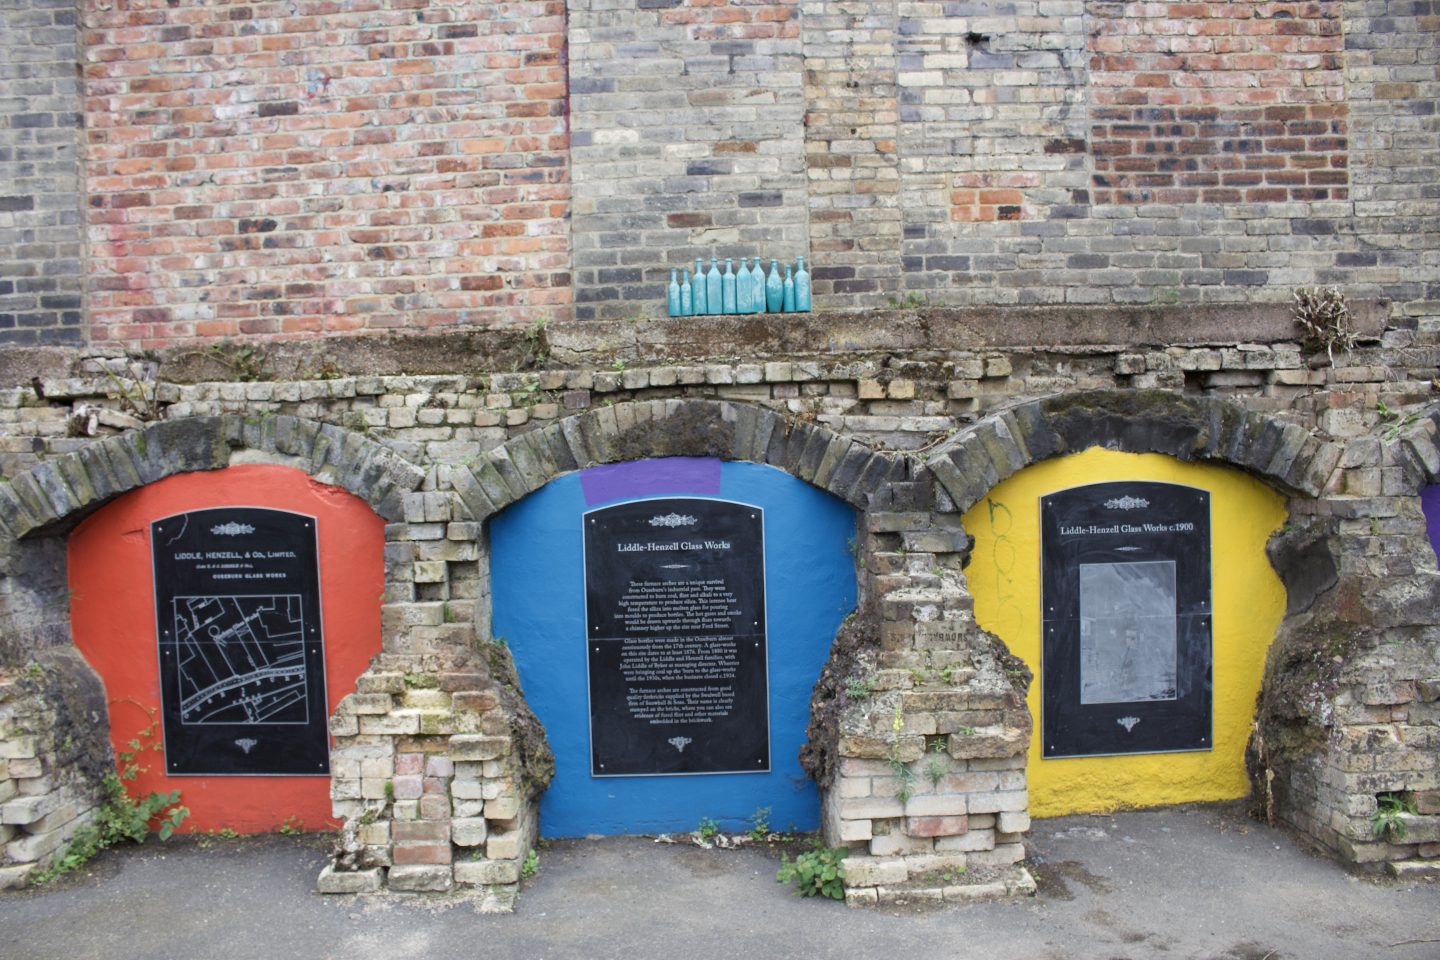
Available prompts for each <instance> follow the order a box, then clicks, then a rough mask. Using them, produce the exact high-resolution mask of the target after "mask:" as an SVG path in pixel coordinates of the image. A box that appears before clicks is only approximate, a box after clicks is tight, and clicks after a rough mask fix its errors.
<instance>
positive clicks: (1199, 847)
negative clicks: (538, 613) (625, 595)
mask: <svg viewBox="0 0 1440 960" xmlns="http://www.w3.org/2000/svg"><path fill="white" fill-rule="evenodd" d="M1029 848H1030V851H1031V859H1030V861H1029V866H1030V869H1031V870H1032V872H1033V873H1034V875H1035V877H1036V879H1037V882H1038V885H1039V893H1038V895H1037V896H1035V897H1034V898H1032V899H1028V900H1024V901H1018V902H1009V903H985V904H971V905H966V906H955V907H934V908H913V907H907V908H890V909H885V908H881V909H847V908H845V907H844V906H842V905H840V904H838V903H836V902H834V901H821V900H816V899H802V898H800V897H796V896H793V895H791V893H790V891H789V888H787V887H785V886H784V885H782V884H779V883H777V882H776V881H775V870H776V867H777V866H778V856H779V852H778V851H776V850H773V849H765V848H760V847H752V846H747V847H743V848H741V849H737V850H718V849H715V850H704V849H700V848H699V847H696V846H694V845H691V844H684V843H681V844H663V843H656V842H654V841H653V840H652V839H649V838H642V837H626V838H612V839H606V840H566V841H552V842H548V843H546V844H545V846H544V848H543V849H542V851H541V855H540V856H541V861H540V863H541V868H540V872H539V874H538V875H537V876H536V877H534V878H533V879H532V880H530V881H529V882H528V884H527V885H526V888H525V890H524V891H523V893H522V894H521V897H520V901H519V904H518V907H517V909H516V912H515V913H514V914H511V915H501V916H495V915H486V914H481V913H480V912H478V910H477V909H476V905H477V901H475V900H474V899H471V898H467V897H465V896H458V895H457V896H436V897H419V898H401V897H325V896H321V895H319V894H316V893H314V892H313V889H314V879H315V876H316V874H317V873H318V872H319V870H320V867H321V866H322V864H323V863H324V860H325V848H324V844H323V843H322V842H321V841H319V840H318V839H305V838H289V837H266V838H257V839H250V840H239V841H224V840H211V841H208V842H204V843H202V842H197V841H196V840H194V839H190V840H184V841H182V842H178V843H174V842H172V843H170V844H165V845H162V844H159V843H155V842H152V843H150V844H147V845H146V846H144V847H140V848H134V849H130V850H124V851H118V852H112V853H108V854H106V855H104V856H103V857H102V858H101V859H100V860H99V861H97V862H96V863H95V864H94V865H93V866H92V867H90V868H88V869H87V870H85V871H83V872H82V873H81V874H79V875H78V876H75V877H72V878H67V879H65V880H63V881H60V882H58V883H56V884H54V885H52V886H50V887H46V888H42V889H38V890H30V891H22V892H12V893H7V894H0V957H4V958H6V960H36V958H44V960H52V958H53V960H59V958H66V960H87V958H96V960H101V958H103V960H128V958H136V960H139V958H146V960H170V958H174V960H192V958H203V960H228V958H236V960H242V958H243V960H254V958H257V957H266V958H287V957H297V958H299V957H304V958H308V960H320V958H335V960H371V958H376V960H379V958H383V960H407V958H426V960H445V958H462V957H463V958H475V957H500V958H516V960H564V958H577V960H581V958H583V960H604V958H617V960H619V958H624V960H676V958H679V960H710V958H715V960H720V958H725V960H730V958H734V957H736V956H746V957H764V958H792V957H793V958H806V960H820V958H830V957H837V958H838V957H846V958H856V957H881V958H894V957H921V956H930V957H936V958H947V960H948V958H970V957H974V958H985V960H1144V958H1152V957H1153V958H1164V960H1392V958H1393V960H1436V958H1440V884H1435V883H1397V882H1394V881H1389V882H1387V881H1382V880H1375V879H1367V878H1362V877H1356V876H1353V875H1350V874H1348V873H1346V872H1345V871H1344V870H1342V869H1341V868H1340V867H1338V866H1337V865H1336V864H1334V863H1332V862H1330V861H1328V860H1325V859H1322V858H1319V857H1316V856H1314V855H1312V854H1310V853H1308V852H1306V851H1304V850H1302V849H1301V848H1300V847H1299V846H1298V845H1297V844H1296V842H1295V841H1294V840H1293V839H1292V838H1291V837H1290V836H1289V835H1287V834H1285V833H1282V832H1280V831H1277V830H1273V829H1270V828H1268V827H1265V826H1264V825H1262V824H1258V823H1255V822H1254V821H1251V820H1249V819H1247V818H1246V817H1245V815H1244V814H1243V812H1242V811H1241V809H1240V808H1239V807H1237V806H1234V805H1219V806H1189V807H1180V808H1173V809H1168V810H1163V811H1149V812H1136V813H1123V814H1116V815H1111V816H1074V817H1060V818H1055V819H1051V820H1043V821H1036V824H1035V829H1034V830H1033V832H1032V834H1031V837H1030V842H1029Z"/></svg>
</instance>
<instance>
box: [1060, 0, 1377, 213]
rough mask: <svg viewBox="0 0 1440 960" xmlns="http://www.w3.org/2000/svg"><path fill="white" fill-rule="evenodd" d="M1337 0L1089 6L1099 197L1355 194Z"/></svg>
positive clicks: (1210, 199) (1175, 199)
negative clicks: (1349, 170)
mask: <svg viewBox="0 0 1440 960" xmlns="http://www.w3.org/2000/svg"><path fill="white" fill-rule="evenodd" d="M1340 7H1341V4H1340V3H1338V2H1319V3H1263V2H1254V0H1236V2H1229V3H1225V2H1218V3H1189V2H1141V3H1109V2H1092V3H1090V4H1088V11H1089V13H1090V16H1091V26H1090V35H1089V46H1090V52H1091V60H1090V76H1091V84H1092V87H1093V90H1092V104H1093V106H1092V111H1091V119H1092V121H1093V126H1092V128H1091V143H1090V145H1091V150H1092V151H1093V154H1094V170H1095V173H1094V177H1093V187H1094V189H1093V198H1092V199H1093V201H1094V202H1096V203H1148V202H1158V203H1191V202H1196V201H1202V202H1207V203H1236V202H1241V201H1247V202H1279V201H1286V200H1340V199H1345V197H1346V195H1347V192H1348V191H1347V184H1348V182H1349V178H1348V174H1347V169H1346V167H1347V156H1348V154H1347V148H1348V144H1347V142H1346V129H1345V118H1346V106H1345V87H1344V76H1343V72H1342V56H1343V53H1344V37H1343V36H1342V33H1341V28H1340V12H1341V11H1340Z"/></svg>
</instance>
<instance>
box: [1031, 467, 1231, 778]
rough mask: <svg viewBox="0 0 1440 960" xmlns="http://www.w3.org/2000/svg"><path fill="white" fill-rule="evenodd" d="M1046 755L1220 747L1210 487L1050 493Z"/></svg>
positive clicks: (1096, 487) (1104, 486) (1045, 552)
mask: <svg viewBox="0 0 1440 960" xmlns="http://www.w3.org/2000/svg"><path fill="white" fill-rule="evenodd" d="M1040 533H1041V553H1042V557H1043V560H1042V573H1043V584H1042V588H1043V593H1042V599H1041V602H1042V604H1043V607H1044V610H1043V617H1042V630H1043V631H1044V633H1043V637H1042V650H1043V657H1044V662H1043V670H1042V705H1043V710H1042V721H1041V732H1042V735H1043V737H1044V742H1043V745H1042V746H1043V751H1042V752H1043V755H1044V756H1046V757H1073V756H1092V755H1097V754H1113V753H1156V752H1169V751H1180V750H1209V749H1211V746H1212V743H1211V726H1212V724H1211V701H1212V696H1211V693H1212V690H1211V649H1210V637H1211V628H1212V610H1211V597H1210V494H1209V492H1208V491H1206V490H1200V489H1196V488H1194V487H1184V486H1180V485H1178V484H1172V483H1153V482H1142V481H1125V482H1116V483H1096V484H1090V485H1088V486H1083V487H1073V488H1071V489H1069V490H1061V491H1059V492H1057V493H1052V494H1050V495H1048V496H1045V497H1042V498H1041V500H1040Z"/></svg>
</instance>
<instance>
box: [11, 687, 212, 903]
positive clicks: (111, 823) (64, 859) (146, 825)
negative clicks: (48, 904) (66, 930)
mask: <svg viewBox="0 0 1440 960" xmlns="http://www.w3.org/2000/svg"><path fill="white" fill-rule="evenodd" d="M148 712H149V714H150V725H149V726H148V727H146V728H145V729H144V730H141V731H140V733H139V734H137V735H136V736H135V737H134V738H132V739H131V740H130V742H129V743H128V744H126V747H127V749H125V750H121V751H118V753H117V754H116V758H115V761H116V762H115V769H114V770H111V771H109V772H108V773H106V774H105V777H104V779H102V780H101V782H100V785H101V788H102V789H103V791H104V793H105V800H104V802H102V803H101V804H100V809H99V810H97V811H96V813H95V820H94V822H93V823H89V824H86V825H85V826H83V827H81V828H80V829H79V830H77V831H76V832H75V836H74V837H73V838H72V839H71V840H70V845H69V846H68V847H66V848H65V852H64V853H62V854H61V855H60V856H59V857H58V858H56V860H55V862H54V863H52V864H51V865H50V866H49V867H47V868H45V869H44V870H40V871H37V872H35V873H34V874H32V875H31V877H30V882H31V883H32V884H35V885H39V884H42V883H48V882H50V881H51V880H54V879H55V878H56V877H59V876H62V875H64V874H67V873H70V872H71V871H73V870H78V869H79V868H80V867H82V866H84V865H85V864H86V863H88V862H89V861H90V859H91V858H92V857H94V856H95V855H96V854H97V853H99V852H100V851H101V850H104V849H106V848H107V847H112V846H114V845H115V844H117V843H121V842H122V841H129V842H130V843H144V842H145V838H146V837H147V836H149V835H150V824H151V822H152V821H154V822H155V823H156V824H157V826H156V828H155V834H156V835H157V836H158V837H159V838H160V839H161V840H169V839H170V836H171V834H173V833H174V832H175V828H176V827H178V826H180V824H181V823H183V822H184V821H185V818H186V817H188V816H190V811H189V810H187V809H186V808H185V807H182V806H180V791H179V790H171V791H169V792H167V793H161V792H160V791H158V790H156V791H152V792H151V793H150V795H149V796H146V797H144V798H143V799H140V800H136V799H135V798H133V797H131V796H130V792H129V791H128V790H127V789H126V788H125V784H126V783H127V782H129V781H131V780H134V779H135V778H136V777H138V776H139V775H140V774H141V773H142V772H143V771H144V770H145V769H146V768H145V767H142V766H141V765H140V761H139V760H138V757H139V756H140V754H141V753H142V752H143V751H145V750H158V749H160V744H159V741H158V740H157V739H156V730H157V728H158V725H159V722H158V721H157V720H156V719H155V711H153V710H151V711H148Z"/></svg>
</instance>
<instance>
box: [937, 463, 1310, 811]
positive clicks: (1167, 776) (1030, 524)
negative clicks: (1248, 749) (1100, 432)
mask: <svg viewBox="0 0 1440 960" xmlns="http://www.w3.org/2000/svg"><path fill="white" fill-rule="evenodd" d="M1115 480H1154V481H1160V482H1164V483H1177V484H1184V485H1186V486H1190V487H1199V488H1201V489H1204V490H1208V491H1210V494H1211V499H1210V511H1211V516H1210V531H1211V533H1210V536H1211V552H1210V555H1211V557H1212V567H1213V573H1212V579H1211V590H1212V595H1213V609H1214V626H1213V634H1212V643H1213V647H1212V650H1213V664H1214V667H1213V671H1214V672H1213V678H1214V700H1213V705H1214V749H1212V750H1206V751H1199V752H1189V753H1149V754H1130V755H1124V756H1106V757H1066V758H1053V759H1043V758H1042V757H1041V750H1040V739H1039V735H1038V730H1039V722H1038V720H1039V717H1040V695H1041V675H1040V671H1041V658H1040V498H1041V497H1042V496H1044V495H1046V494H1049V493H1053V492H1055V491H1057V490H1064V489H1067V488H1070V487H1078V486H1083V485H1086V484H1091V483H1103V482H1107V481H1115ZM964 521H965V529H966V530H967V531H969V532H970V533H971V534H972V535H973V536H974V537H975V550H974V553H973V554H972V555H971V561H970V565H969V567H968V568H967V569H966V576H967V579H968V581H969V586H970V591H971V593H972V594H973V595H974V597H975V618H976V620H977V621H978V622H979V624H980V626H982V627H984V628H985V629H986V630H989V631H990V632H991V633H994V634H996V635H998V636H999V637H1000V638H1001V639H1003V640H1004V641H1005V643H1006V644H1007V645H1008V646H1009V648H1010V650H1011V652H1012V653H1014V654H1015V655H1016V656H1018V657H1020V658H1021V659H1023V660H1024V661H1025V662H1026V663H1027V664H1028V665H1029V666H1030V668H1031V669H1032V670H1034V671H1035V677H1036V679H1035V683H1034V684H1032V685H1031V687H1030V697H1029V702H1030V711H1031V713H1032V715H1033V716H1034V717H1035V718H1036V720H1037V722H1036V730H1037V734H1036V735H1035V736H1033V737H1032V738H1031V742H1030V754H1029V764H1028V768H1029V777H1028V779H1029V784H1030V812H1031V813H1032V814H1033V815H1034V816H1041V817H1045V816H1059V815H1060V814H1066V813H1088V812H1097V811H1105V810H1114V809H1116V808H1121V807H1148V806H1160V805H1164V804H1173V803H1185V802H1189V801H1196V800H1228V799H1233V798H1236V797H1242V796H1244V795H1245V794H1246V792H1247V791H1248V789H1249V783H1248V781H1247V780H1246V776H1245V761H1244V753H1245V743H1246V739H1247V738H1248V736H1249V733H1250V726H1251V724H1252V722H1253V720H1254V714H1255V698H1256V695H1257V694H1258V693H1259V692H1260V681H1261V676H1262V674H1263V672H1264V667H1265V652H1266V649H1267V648H1268V647H1269V645H1270V641H1271V640H1272V639H1273V638H1274V636H1275V630H1276V628H1277V627H1278V626H1279V625H1280V620H1281V618H1282V617H1283V616H1284V615H1285V588H1284V586H1283V585H1282V584H1281V582H1280V578H1279V577H1278V576H1276V574H1275V571H1274V570H1272V569H1271V567H1270V563H1269V561H1268V560H1267V559H1266V557H1265V541H1266V540H1267V539H1268V538H1269V536H1270V534H1271V533H1273V532H1274V531H1275V530H1276V529H1278V528H1279V527H1280V525H1281V524H1283V523H1284V522H1285V503H1284V500H1283V499H1282V498H1281V497H1280V496H1279V495H1278V494H1276V493H1275V492H1274V491H1272V490H1271V489H1269V488H1268V487H1266V486H1265V485H1263V484H1262V483H1260V482H1259V481H1257V480H1254V479H1251V478H1250V477H1248V476H1246V475H1245V474H1243V473H1240V472H1239V471H1237V470H1231V469H1227V468H1224V467H1217V466H1210V465H1207V464H1193V463H1183V462H1181V461H1179V460H1175V459H1173V458H1171V457H1166V456H1162V455H1160V454H1153V453H1146V454H1135V453H1117V452H1115V451H1113V450H1105V449H1101V448H1099V447H1093V448H1091V449H1089V450H1086V451H1085V452H1083V453H1078V454H1074V455H1072V456H1068V457H1061V458H1058V459H1055V460H1048V461H1045V462H1043V463H1038V464H1035V465H1034V466H1031V467H1028V468H1026V469H1025V470H1022V471H1020V472H1019V473H1017V474H1015V476H1013V477H1011V478H1010V479H1009V480H1006V481H1005V482H1004V483H1001V484H999V485H998V486H996V487H995V488H994V489H993V490H991V491H990V494H989V495H988V496H987V497H985V498H984V499H982V500H981V501H980V502H979V503H977V504H975V506H973V507H971V508H970V510H969V511H968V512H967V513H966V514H965V516H964Z"/></svg>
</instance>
